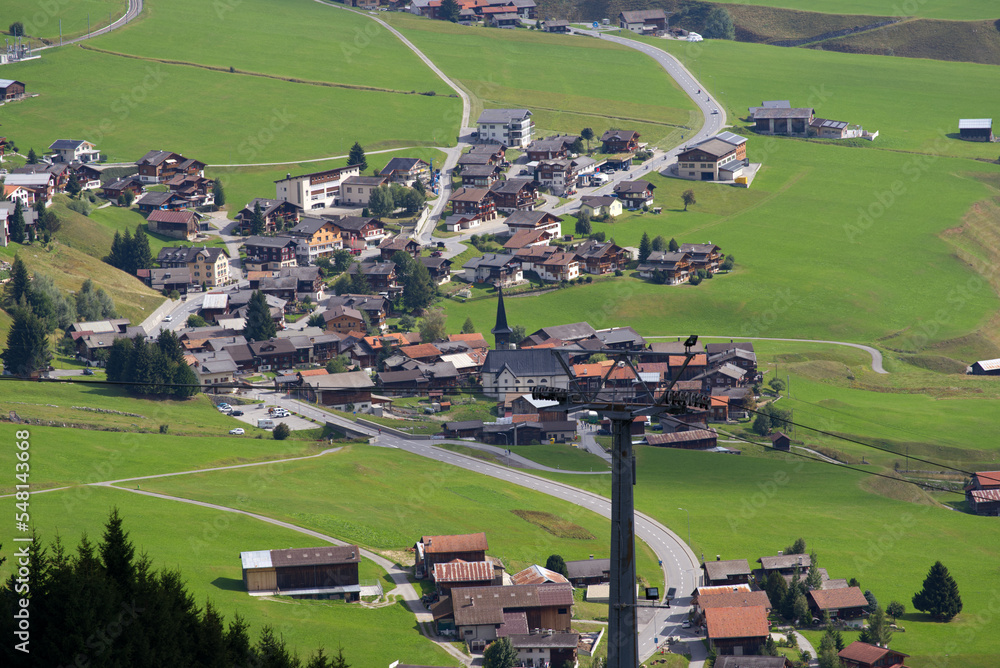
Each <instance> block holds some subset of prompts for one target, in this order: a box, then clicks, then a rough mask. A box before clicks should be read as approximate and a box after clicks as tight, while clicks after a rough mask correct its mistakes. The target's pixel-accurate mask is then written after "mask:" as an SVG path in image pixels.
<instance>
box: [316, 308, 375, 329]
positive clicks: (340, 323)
mask: <svg viewBox="0 0 1000 668" xmlns="http://www.w3.org/2000/svg"><path fill="white" fill-rule="evenodd" d="M323 322H324V323H326V325H325V326H326V331H328V332H335V333H337V334H344V333H346V332H360V333H361V334H366V333H367V328H366V327H365V319H364V316H362V315H361V311H359V310H357V309H355V308H351V307H350V306H340V305H338V306H332V307H330V308H328V309H327V310H325V311H323Z"/></svg>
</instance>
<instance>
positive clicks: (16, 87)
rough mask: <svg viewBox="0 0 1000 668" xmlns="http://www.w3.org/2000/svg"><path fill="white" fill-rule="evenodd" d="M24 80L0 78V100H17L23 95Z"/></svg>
mask: <svg viewBox="0 0 1000 668" xmlns="http://www.w3.org/2000/svg"><path fill="white" fill-rule="evenodd" d="M24 89H25V87H24V82H23V81H17V80H16V79H0V100H19V99H21V98H22V97H24Z"/></svg>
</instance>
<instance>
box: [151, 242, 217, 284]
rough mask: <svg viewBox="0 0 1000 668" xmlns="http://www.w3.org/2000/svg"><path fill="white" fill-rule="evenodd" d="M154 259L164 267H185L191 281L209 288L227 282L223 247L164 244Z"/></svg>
mask: <svg viewBox="0 0 1000 668" xmlns="http://www.w3.org/2000/svg"><path fill="white" fill-rule="evenodd" d="M156 261H157V263H158V264H159V265H160V267H162V268H164V269H168V268H169V269H180V268H187V270H188V271H189V272H190V276H191V282H192V283H197V284H201V285H204V286H207V287H210V288H214V287H220V286H223V285H226V284H227V283H229V256H228V255H226V249H224V248H218V247H213V248H209V247H208V246H205V245H202V246H201V247H198V246H190V247H187V246H164V247H163V248H161V249H160V252H159V253H158V254H157V256H156Z"/></svg>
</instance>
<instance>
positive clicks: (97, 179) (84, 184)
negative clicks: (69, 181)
mask: <svg viewBox="0 0 1000 668" xmlns="http://www.w3.org/2000/svg"><path fill="white" fill-rule="evenodd" d="M69 170H70V173H71V174H73V175H74V176H76V181H77V183H79V184H80V189H81V190H97V189H98V188H100V187H101V170H99V169H97V168H96V167H94V165H92V164H91V163H87V162H74V163H71V164H70V166H69Z"/></svg>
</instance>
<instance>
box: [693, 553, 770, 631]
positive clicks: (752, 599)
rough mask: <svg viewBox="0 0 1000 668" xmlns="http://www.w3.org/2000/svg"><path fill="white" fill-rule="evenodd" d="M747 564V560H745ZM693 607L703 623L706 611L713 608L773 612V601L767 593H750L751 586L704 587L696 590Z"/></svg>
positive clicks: (696, 617)
mask: <svg viewBox="0 0 1000 668" xmlns="http://www.w3.org/2000/svg"><path fill="white" fill-rule="evenodd" d="M743 563H746V560H745V559H744V560H743ZM691 606H692V607H693V609H694V614H695V619H696V620H698V621H701V620H703V619H704V618H705V611H706V610H709V609H711V608H758V607H759V608H764V611H765V612H768V613H770V612H771V601H770V600H769V599H768V598H767V592H764V591H750V586H749V585H744V586H742V587H734V586H719V587H713V586H704V587H698V589H697V590H695V594H694V596H693V597H692V598H691Z"/></svg>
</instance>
